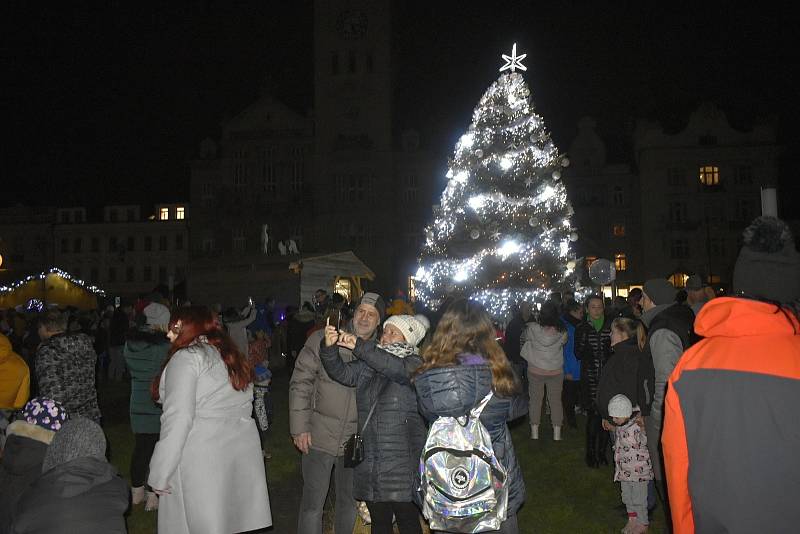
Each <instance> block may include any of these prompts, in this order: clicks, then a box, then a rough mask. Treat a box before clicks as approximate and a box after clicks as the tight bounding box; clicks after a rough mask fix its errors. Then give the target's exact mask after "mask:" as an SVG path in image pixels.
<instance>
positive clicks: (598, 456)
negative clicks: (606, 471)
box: [586, 408, 610, 467]
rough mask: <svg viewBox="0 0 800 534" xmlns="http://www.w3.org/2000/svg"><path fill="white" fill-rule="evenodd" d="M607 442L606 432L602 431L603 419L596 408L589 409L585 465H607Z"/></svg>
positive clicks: (608, 440)
mask: <svg viewBox="0 0 800 534" xmlns="http://www.w3.org/2000/svg"><path fill="white" fill-rule="evenodd" d="M609 442H610V439H609V435H608V432H606V431H605V430H603V418H602V417H601V416H600V414H599V413H598V412H597V409H596V408H591V409H590V410H589V411H588V413H587V414H586V465H588V466H589V467H597V466H598V465H600V464H602V465H608V456H607V452H606V451H607V449H608V444H609Z"/></svg>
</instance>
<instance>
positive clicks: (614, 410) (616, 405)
mask: <svg viewBox="0 0 800 534" xmlns="http://www.w3.org/2000/svg"><path fill="white" fill-rule="evenodd" d="M632 413H633V405H632V404H631V400H630V399H629V398H628V397H626V396H625V395H614V396H613V397H612V398H611V400H610V401H608V415H609V416H610V417H630V416H631V414H632Z"/></svg>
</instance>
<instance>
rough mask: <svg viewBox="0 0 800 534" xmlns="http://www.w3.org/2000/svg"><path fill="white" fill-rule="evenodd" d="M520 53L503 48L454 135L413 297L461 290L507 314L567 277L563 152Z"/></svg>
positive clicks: (571, 232)
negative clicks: (493, 74) (468, 118)
mask: <svg viewBox="0 0 800 534" xmlns="http://www.w3.org/2000/svg"><path fill="white" fill-rule="evenodd" d="M524 57H525V54H522V55H520V56H517V55H516V44H515V45H514V47H513V49H512V55H511V56H507V55H505V54H504V55H503V59H505V60H506V64H505V65H504V66H503V68H501V69H500V71H501V74H500V78H499V79H498V80H497V81H495V82H494V83H493V84H492V85H491V86H490V87H489V89H488V90H487V91H486V93H485V94H484V95H483V97H481V99H480V101H479V102H478V105H477V106H476V107H475V111H474V112H473V116H472V124H470V126H469V129H468V130H467V132H466V133H465V134H464V135H462V136H461V138H460V139H459V141H458V142H457V143H456V146H455V151H454V153H453V157H452V159H451V160H450V163H449V170H448V172H447V178H448V182H447V187H446V189H445V190H444V192H443V193H442V198H441V203H440V205H439V206H438V207H437V208H435V210H434V221H433V222H432V223H431V224H430V225H428V226H427V227H426V229H425V237H426V239H425V244H424V246H423V250H422V253H421V255H420V258H419V264H420V267H419V270H418V271H417V274H416V279H417V291H418V298H419V299H420V300H421V301H422V302H423V303H424V304H426V305H427V306H429V307H431V308H434V309H435V308H437V307H438V306H439V304H441V302H442V301H443V299H444V298H445V297H446V296H447V295H448V294H460V295H466V296H469V297H470V298H472V299H475V300H477V301H479V302H481V303H483V305H484V306H485V307H486V308H487V310H489V311H490V313H492V314H493V315H495V316H497V317H504V316H506V315H507V313H508V312H509V310H510V307H511V305H513V304H514V303H516V302H520V301H522V300H527V301H530V302H535V301H538V302H541V301H544V300H545V299H546V298H547V297H548V295H549V293H550V292H551V291H553V290H557V289H560V288H562V287H564V286H565V285H568V284H570V283H571V274H572V272H573V270H574V267H575V262H574V255H573V253H572V252H571V250H570V241H575V240H577V238H578V235H577V233H576V230H575V228H573V227H572V225H571V223H570V216H571V215H572V213H573V211H572V207H571V206H570V204H569V202H568V200H567V193H566V189H565V187H564V184H563V183H562V181H561V168H562V167H566V166H567V165H568V164H569V160H568V159H567V158H566V157H564V156H562V155H559V153H558V150H557V149H556V147H555V146H554V145H553V142H552V140H551V139H550V134H549V132H548V131H547V129H546V128H545V125H544V121H543V120H542V117H540V116H539V115H538V114H536V112H535V110H534V106H533V103H532V101H531V96H530V90H529V89H528V86H527V84H526V83H525V80H524V79H523V77H522V75H521V74H520V73H518V72H516V70H522V71H524V70H526V68H525V66H524V65H522V63H521V62H520V61H521V60H522V59H523V58H524ZM504 71H508V72H504Z"/></svg>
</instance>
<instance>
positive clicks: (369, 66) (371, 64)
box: [366, 52, 375, 73]
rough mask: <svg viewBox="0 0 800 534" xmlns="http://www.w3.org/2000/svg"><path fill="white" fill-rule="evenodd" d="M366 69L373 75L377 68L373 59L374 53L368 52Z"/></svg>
mask: <svg viewBox="0 0 800 534" xmlns="http://www.w3.org/2000/svg"><path fill="white" fill-rule="evenodd" d="M366 68H367V72H368V73H372V71H373V70H374V68H375V65H374V60H373V59H372V52H367V58H366Z"/></svg>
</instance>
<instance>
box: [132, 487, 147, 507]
mask: <svg viewBox="0 0 800 534" xmlns="http://www.w3.org/2000/svg"><path fill="white" fill-rule="evenodd" d="M131 502H132V503H133V505H134V506H135V505H137V504H141V503H143V502H144V486H136V487H135V488H131Z"/></svg>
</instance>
